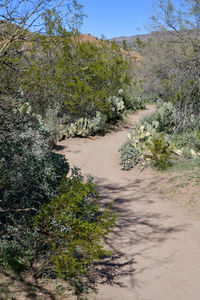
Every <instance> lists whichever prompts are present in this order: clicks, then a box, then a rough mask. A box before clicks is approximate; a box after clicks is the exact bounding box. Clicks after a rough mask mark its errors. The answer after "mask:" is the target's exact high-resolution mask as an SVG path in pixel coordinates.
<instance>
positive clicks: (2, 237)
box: [0, 109, 69, 270]
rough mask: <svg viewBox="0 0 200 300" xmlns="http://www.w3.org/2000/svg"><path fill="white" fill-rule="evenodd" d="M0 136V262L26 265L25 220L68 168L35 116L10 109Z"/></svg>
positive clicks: (31, 241) (28, 253)
mask: <svg viewBox="0 0 200 300" xmlns="http://www.w3.org/2000/svg"><path fill="white" fill-rule="evenodd" d="M2 128H7V132H6V133H5V132H4V131H2V134H1V140H0V167H1V174H0V198H1V201H0V262H1V263H2V264H3V265H5V266H7V267H8V265H9V264H10V267H11V268H12V269H17V270H19V269H23V268H24V267H27V266H28V264H29V263H28V261H29V259H28V256H29V257H31V255H32V254H31V253H32V250H31V249H33V244H34V237H33V236H34V234H33V233H30V232H29V226H28V223H29V222H30V220H31V218H32V216H33V215H35V214H37V212H38V211H39V210H40V208H41V206H42V205H43V204H44V203H47V202H48V201H49V199H50V198H51V197H53V196H54V195H55V193H56V192H57V190H58V188H59V185H60V182H61V181H62V178H63V176H64V175H65V174H67V173H68V171H69V164H68V163H67V161H66V160H65V158H64V156H62V155H60V154H56V153H54V152H52V151H51V149H50V148H49V146H48V145H47V138H48V133H47V132H46V131H44V130H43V129H42V128H41V126H40V124H39V122H38V120H37V118H34V117H33V116H30V115H28V114H26V113H24V114H22V113H20V112H19V110H18V109H16V110H12V111H11V116H10V117H8V116H7V120H5V124H2Z"/></svg>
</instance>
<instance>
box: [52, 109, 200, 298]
mask: <svg viewBox="0 0 200 300" xmlns="http://www.w3.org/2000/svg"><path fill="white" fill-rule="evenodd" d="M153 109H154V108H153V107H152V106H148V107H147V109H146V110H144V111H140V112H137V113H135V114H133V115H132V116H131V118H130V124H129V125H124V126H122V127H121V128H120V129H119V130H116V131H114V132H111V133H108V134H107V135H106V136H104V137H94V138H92V139H70V140H65V141H62V142H60V143H59V145H58V147H59V149H60V150H59V152H60V153H63V154H65V155H66V157H67V159H68V161H69V162H70V164H71V166H72V165H73V164H74V165H77V166H79V167H80V168H81V170H82V172H83V174H91V175H92V176H93V177H94V178H95V182H96V183H97V184H98V186H99V190H100V193H101V195H102V199H101V201H102V202H103V203H107V202H109V201H110V200H114V209H115V210H116V211H117V212H119V219H118V222H117V226H116V228H115V229H114V232H113V233H112V234H110V235H109V237H108V238H107V239H106V241H105V243H106V244H107V246H108V247H109V248H111V249H112V250H113V258H112V260H111V261H110V262H109V263H108V264H107V269H106V267H105V269H104V278H103V279H102V281H103V283H102V284H99V285H98V294H97V295H91V298H90V299H92V300H93V299H96V300H137V299H138V300H175V299H176V300H189V299H190V300H199V299H200V221H199V219H198V218H197V217H195V216H193V215H191V214H190V213H188V211H187V209H185V207H182V206H180V204H178V203H177V202H173V201H169V200H166V199H165V197H164V196H163V194H161V193H160V192H159V189H158V188H157V185H156V184H155V183H153V178H154V181H155V178H156V177H155V176H156V172H155V171H152V170H151V169H150V168H149V169H145V170H144V171H143V172H140V171H139V170H137V169H134V170H132V171H131V172H124V171H122V170H120V166H119V153H118V148H119V147H120V146H121V145H122V143H123V142H124V141H125V139H126V136H127V132H128V130H129V128H130V127H134V124H136V123H137V122H138V121H139V119H140V117H141V116H143V115H145V114H147V113H150V112H151V111H152V110H153ZM158 183H159V182H158Z"/></svg>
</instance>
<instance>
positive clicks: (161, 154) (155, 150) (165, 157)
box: [146, 132, 172, 169]
mask: <svg viewBox="0 0 200 300" xmlns="http://www.w3.org/2000/svg"><path fill="white" fill-rule="evenodd" d="M146 146H147V150H148V151H149V155H148V156H149V157H150V159H151V161H152V162H153V165H154V166H155V167H157V168H158V169H166V168H167V167H168V166H169V159H170V156H171V154H172V147H171V146H170V144H169V142H168V141H167V140H166V137H165V134H164V132H155V133H154V135H153V136H152V137H150V138H149V139H148V140H147V142H146Z"/></svg>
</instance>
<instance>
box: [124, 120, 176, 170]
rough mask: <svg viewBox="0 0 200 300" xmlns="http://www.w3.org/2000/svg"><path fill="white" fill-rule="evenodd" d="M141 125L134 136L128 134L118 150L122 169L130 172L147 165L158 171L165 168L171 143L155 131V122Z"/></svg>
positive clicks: (162, 134)
mask: <svg viewBox="0 0 200 300" xmlns="http://www.w3.org/2000/svg"><path fill="white" fill-rule="evenodd" d="M142 124H143V125H142V126H140V127H139V126H138V128H136V131H135V135H133V134H132V133H129V134H128V139H127V141H126V142H125V143H124V144H123V145H122V147H121V148H120V149H119V151H120V152H121V155H120V165H121V166H122V169H123V170H130V169H132V168H133V166H135V165H137V164H140V165H142V168H143V167H144V166H145V165H147V164H149V163H152V164H153V165H154V166H156V167H157V168H158V169H164V168H166V167H167V166H168V162H169V158H170V156H171V154H172V150H173V145H172V143H171V142H170V141H169V138H168V137H167V136H165V134H164V132H158V131H157V128H158V126H159V123H158V122H157V121H153V122H152V124H150V123H147V122H146V121H145V122H144V123H142ZM140 125H141V124H140Z"/></svg>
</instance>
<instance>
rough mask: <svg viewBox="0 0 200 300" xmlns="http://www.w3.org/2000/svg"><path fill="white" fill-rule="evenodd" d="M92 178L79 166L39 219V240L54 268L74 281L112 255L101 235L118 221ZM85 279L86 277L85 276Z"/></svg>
mask: <svg viewBox="0 0 200 300" xmlns="http://www.w3.org/2000/svg"><path fill="white" fill-rule="evenodd" d="M98 199H99V195H98V193H97V191H96V186H95V185H94V184H93V182H92V179H91V178H87V180H86V181H84V178H83V177H82V175H81V174H80V173H79V172H77V170H76V169H75V170H74V171H73V172H72V177H71V178H70V179H67V178H66V179H64V180H63V182H62V184H61V186H60V188H59V191H58V194H57V196H56V197H54V198H53V199H52V200H51V201H50V202H49V203H48V204H47V205H45V206H44V207H43V208H42V210H41V212H40V213H39V215H38V216H37V217H36V219H35V225H34V226H35V228H36V229H37V231H38V233H39V243H41V245H42V248H43V249H45V251H46V252H47V253H46V255H47V257H48V261H45V262H44V266H43V268H44V269H46V268H47V266H46V265H47V264H50V266H51V269H52V272H54V273H56V274H57V276H58V277H59V278H62V279H65V280H71V281H72V282H73V283H75V282H77V280H78V279H80V280H81V276H83V278H84V276H86V277H87V276H88V275H89V272H90V269H91V268H92V264H93V263H94V261H96V260H99V259H100V258H101V257H102V256H105V255H108V254H109V251H107V250H105V249H104V247H103V245H102V243H101V239H102V238H103V237H105V236H106V235H107V234H108V232H109V231H110V229H111V227H112V226H113V225H114V224H115V219H116V217H115V216H114V213H113V211H112V210H111V208H108V209H102V208H100V205H99V203H98ZM82 280H83V279H82Z"/></svg>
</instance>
